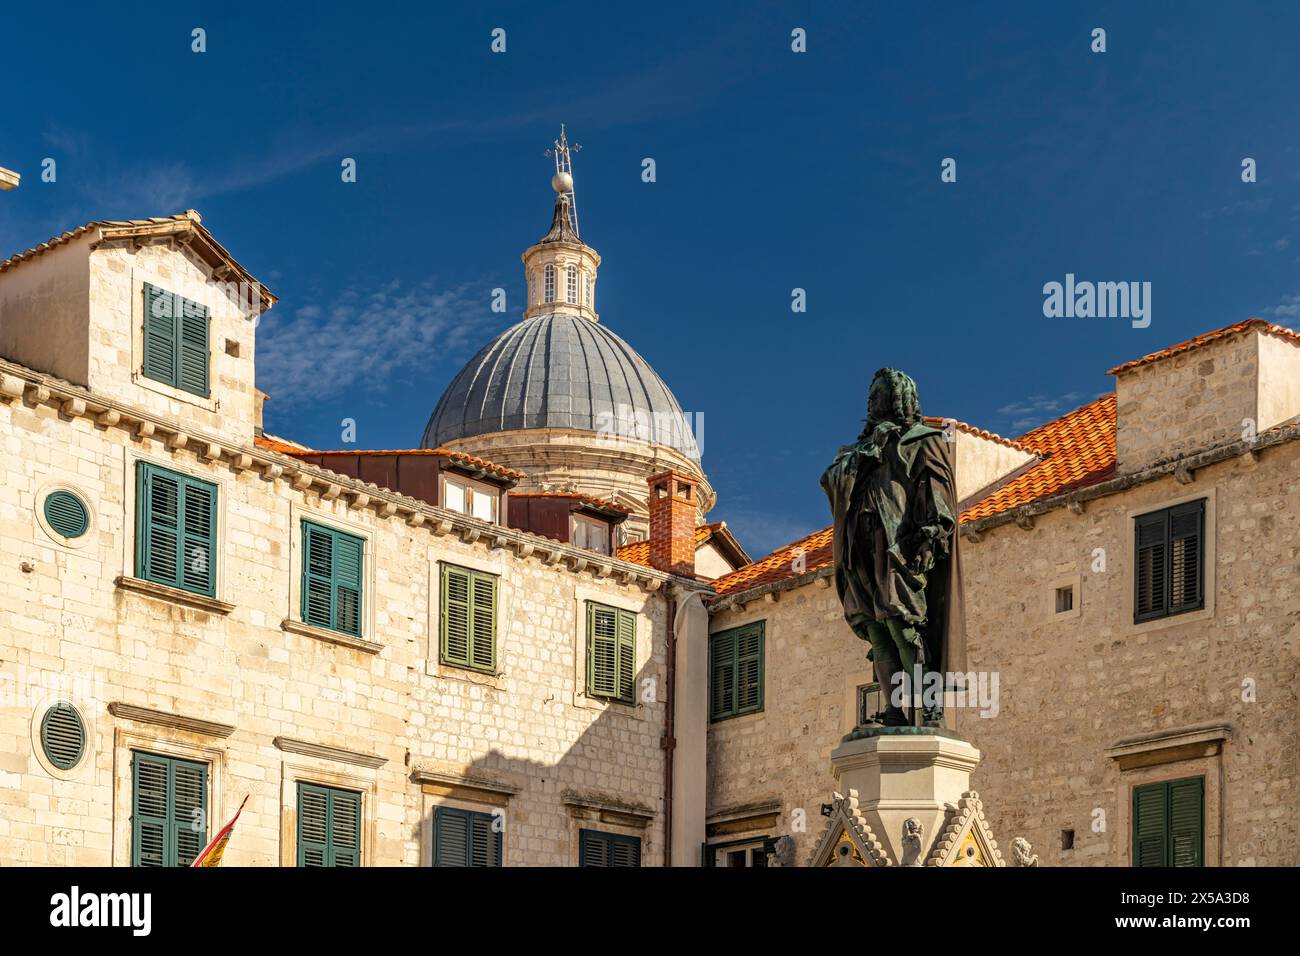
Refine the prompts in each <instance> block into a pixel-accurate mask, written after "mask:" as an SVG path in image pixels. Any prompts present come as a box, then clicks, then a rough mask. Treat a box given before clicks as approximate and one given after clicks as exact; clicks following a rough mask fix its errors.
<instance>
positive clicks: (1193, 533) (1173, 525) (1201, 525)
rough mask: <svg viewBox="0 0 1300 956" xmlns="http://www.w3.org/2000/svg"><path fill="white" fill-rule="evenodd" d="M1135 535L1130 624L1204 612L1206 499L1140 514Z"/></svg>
mask: <svg viewBox="0 0 1300 956" xmlns="http://www.w3.org/2000/svg"><path fill="white" fill-rule="evenodd" d="M1134 534H1135V536H1136V542H1135V548H1134V554H1135V565H1136V567H1135V573H1134V576H1133V587H1134V599H1133V620H1134V622H1135V623H1141V622H1143V621H1153V620H1155V619H1157V618H1161V617H1169V616H1171V615H1174V614H1182V613H1183V612H1184V611H1195V610H1199V609H1200V608H1203V607H1205V499H1204V498H1202V499H1201V500H1199V501H1189V502H1187V503H1186V504H1181V505H1175V506H1174V507H1172V508H1165V509H1163V510H1162V511H1154V512H1152V513H1151V514H1145V515H1140V516H1139V517H1138V518H1137V519H1136V520H1135V521H1134Z"/></svg>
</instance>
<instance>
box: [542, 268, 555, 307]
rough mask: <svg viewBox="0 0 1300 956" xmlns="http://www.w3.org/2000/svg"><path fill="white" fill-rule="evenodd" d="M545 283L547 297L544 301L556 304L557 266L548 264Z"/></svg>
mask: <svg viewBox="0 0 1300 956" xmlns="http://www.w3.org/2000/svg"><path fill="white" fill-rule="evenodd" d="M545 283H546V295H545V298H543V300H542V301H543V302H554V301H555V266H553V265H551V264H550V263H548V264H547V266H546V279H545Z"/></svg>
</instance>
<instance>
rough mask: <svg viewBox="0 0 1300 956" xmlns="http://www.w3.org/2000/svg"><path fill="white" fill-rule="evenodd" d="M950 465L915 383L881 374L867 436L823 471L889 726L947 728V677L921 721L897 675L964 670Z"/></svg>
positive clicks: (839, 578) (846, 600)
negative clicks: (904, 701)
mask: <svg viewBox="0 0 1300 956" xmlns="http://www.w3.org/2000/svg"><path fill="white" fill-rule="evenodd" d="M953 459H954V455H953V447H952V443H951V442H949V441H946V440H945V436H944V433H943V432H942V431H940V430H938V429H936V428H931V427H930V426H928V425H926V424H925V422H924V420H923V419H922V417H921V403H920V400H919V399H918V398H917V394H916V383H915V382H914V381H912V379H911V378H909V377H908V376H907V375H905V374H903V373H902V372H900V371H898V370H897V369H892V368H882V369H880V370H879V371H878V372H876V375H875V378H873V379H872V381H871V391H870V393H869V395H868V398H867V421H866V425H865V427H864V428H863V429H862V434H861V435H859V436H858V440H857V441H856V442H855V443H854V444H852V445H849V446H848V447H846V448H841V449H840V452H839V454H838V455H836V456H835V461H834V462H832V464H831V466H830V467H829V468H828V469H826V473H825V474H824V475H822V482H821V483H822V488H823V489H824V490H825V492H826V497H827V498H829V499H830V505H831V513H832V514H833V516H834V519H835V525H834V535H835V537H834V555H835V587H836V589H837V590H838V592H839V596H840V603H841V604H842V605H843V607H844V618H845V620H846V621H848V623H849V626H850V627H851V628H853V632H854V633H855V634H857V635H858V637H860V638H862V639H863V640H865V641H869V642H870V643H871V650H870V651H869V652H868V654H867V657H868V659H869V660H871V661H872V663H873V664H874V666H875V672H876V680H877V681H878V682H879V684H880V688H881V692H882V693H883V694H885V695H887V700H888V701H889V703H888V705H887V706H886V708H885V711H884V723H885V725H886V726H902V725H906V724H909V723H921V722H923V723H924V724H925V725H928V726H940V725H941V724H942V723H943V697H942V689H943V688H944V687H945V686H946V683H945V682H944V680H943V678H942V676H940V677H939V678H938V680H939V683H938V685H937V686H938V688H939V690H940V693H939V694H937V695H935V694H933V693H932V694H931V695H930V699H929V700H928V701H927V702H926V704H925V705H924V706H923V707H922V708H921V709H922V714H919V715H918V714H916V713H911V712H909V713H908V714H904V712H903V710H902V709H901V708H900V707H899V706H898V698H899V693H898V691H899V688H900V680H899V679H898V678H896V675H900V674H907V675H908V678H909V681H911V680H912V678H913V676H914V675H915V674H917V673H933V672H936V671H937V672H939V674H940V675H942V674H943V673H944V672H945V671H946V670H954V669H960V668H961V666H962V665H961V657H962V654H963V649H962V648H963V643H964V642H963V640H962V630H961V627H962V612H961V576H960V570H959V567H958V560H957V537H958V536H957V509H956V486H955V481H954V468H953ZM917 668H919V670H917ZM932 680H933V679H932ZM931 686H932V687H933V686H934V685H933V684H932V685H931ZM912 691H913V693H914V694H917V695H919V694H921V691H922V688H918V687H914V686H913V688H912ZM936 697H937V699H935V698H936ZM908 708H909V711H911V710H912V707H911V703H910V701H909V702H908ZM918 716H919V717H923V721H918V720H917V719H916V718H917V717H918Z"/></svg>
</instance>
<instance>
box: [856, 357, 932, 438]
mask: <svg viewBox="0 0 1300 956" xmlns="http://www.w3.org/2000/svg"><path fill="white" fill-rule="evenodd" d="M920 420H921V400H920V398H919V397H917V394H916V382H914V381H912V378H911V376H910V375H908V374H907V373H905V372H900V371H899V370H898V369H896V368H882V369H880V370H879V371H877V372H876V375H875V378H873V379H872V380H871V391H870V392H868V393H867V427H868V428H871V427H873V426H875V425H876V424H878V423H880V422H894V423H895V424H897V425H900V426H902V427H903V428H908V427H910V426H912V425H915V424H916V423H917V422H919V421H920Z"/></svg>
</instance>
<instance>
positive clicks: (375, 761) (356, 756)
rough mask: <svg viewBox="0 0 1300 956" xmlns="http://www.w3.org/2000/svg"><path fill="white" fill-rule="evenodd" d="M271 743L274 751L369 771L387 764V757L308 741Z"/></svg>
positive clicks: (292, 740)
mask: <svg viewBox="0 0 1300 956" xmlns="http://www.w3.org/2000/svg"><path fill="white" fill-rule="evenodd" d="M271 743H273V744H275V746H276V749H278V750H283V751H284V752H285V753H291V754H301V755H302V756H304V757H318V758H320V759H321V760H334V761H337V762H338V763H350V764H355V765H356V766H358V767H369V768H370V769H371V770H374V769H376V768H378V767H382V766H383V765H384V764H386V763H388V758H387V757H380V756H379V755H378V754H366V753H359V752H358V751H355V750H344V749H343V748H342V747H330V746H328V745H327V744H314V743H312V742H311V741H309V740H296V739H294V738H293V737H276V738H275V739H274V740H272V741H271Z"/></svg>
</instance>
